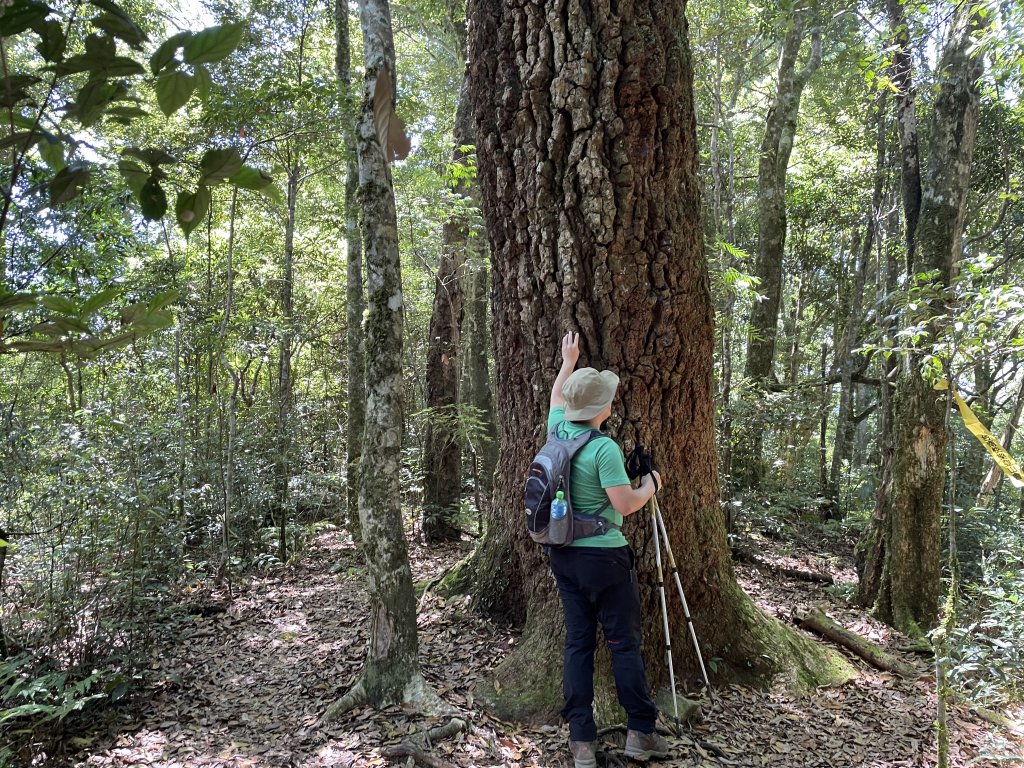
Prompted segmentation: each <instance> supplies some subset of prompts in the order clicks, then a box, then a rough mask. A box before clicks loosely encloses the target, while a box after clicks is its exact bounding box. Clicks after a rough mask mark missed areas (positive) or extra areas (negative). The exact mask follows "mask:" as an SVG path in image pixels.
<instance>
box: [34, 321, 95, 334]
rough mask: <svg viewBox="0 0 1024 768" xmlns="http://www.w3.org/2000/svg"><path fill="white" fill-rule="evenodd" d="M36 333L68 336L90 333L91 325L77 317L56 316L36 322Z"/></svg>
mask: <svg viewBox="0 0 1024 768" xmlns="http://www.w3.org/2000/svg"><path fill="white" fill-rule="evenodd" d="M32 331H33V332H34V333H41V334H43V335H44V336H54V337H57V336H67V335H69V334H70V335H72V336H73V335H75V334H79V333H89V326H87V325H86V324H85V323H83V322H82V321H81V320H79V319H78V318H76V317H55V318H53V319H52V320H47V321H46V322H45V323H36V324H35V325H33V326H32Z"/></svg>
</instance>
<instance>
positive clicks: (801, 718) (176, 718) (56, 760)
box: [34, 533, 1024, 768]
mask: <svg viewBox="0 0 1024 768" xmlns="http://www.w3.org/2000/svg"><path fill="white" fill-rule="evenodd" d="M832 544H835V545H837V547H833V548H838V549H840V550H842V549H843V548H844V547H843V545H842V543H841V542H839V541H835V542H829V544H822V543H821V541H820V540H819V541H818V542H817V543H816V544H815V546H816V547H818V548H819V549H820V548H821V547H822V546H830V545H832ZM757 545H758V548H759V551H760V552H761V556H762V557H763V558H765V559H767V560H769V561H773V562H783V561H785V562H786V563H787V565H789V566H791V567H793V566H795V567H799V568H804V569H810V570H816V571H823V572H827V573H830V574H831V575H832V576H833V578H835V579H836V581H837V583H838V584H839V586H838V587H837V586H832V587H825V586H824V585H820V584H809V583H806V582H800V581H790V580H788V579H786V578H785V577H782V576H778V575H774V574H773V573H772V572H769V571H766V570H764V569H760V570H755V569H754V568H753V567H750V566H746V565H742V564H740V565H737V573H738V576H739V578H740V580H741V583H742V584H743V586H744V588H745V589H746V590H747V591H748V593H749V594H751V596H752V597H753V598H754V599H755V600H756V601H757V602H758V604H759V605H760V606H761V607H762V608H763V609H764V610H766V611H767V612H769V613H772V614H774V615H777V616H778V617H779V618H781V619H782V620H783V621H789V616H790V612H791V610H792V608H793V607H794V606H800V605H811V604H815V605H818V606H819V607H823V608H825V609H827V610H828V612H829V614H830V615H831V616H832V617H833V618H834V619H836V620H837V621H838V622H839V623H841V624H843V625H844V626H846V627H847V628H849V629H852V630H853V631H855V632H858V633H859V634H861V635H864V636H865V637H868V638H870V639H872V640H874V641H875V642H878V643H881V644H883V645H885V646H887V647H888V648H889V650H891V651H893V652H894V653H898V651H896V650H895V646H896V645H898V640H897V639H896V638H893V637H892V636H891V634H890V632H889V631H888V629H887V628H886V627H885V626H884V625H882V624H880V623H878V622H875V621H874V620H873V619H871V618H870V617H868V616H867V615H866V614H865V613H864V612H862V611H860V610H858V609H854V608H851V607H850V606H848V605H847V604H846V603H845V602H843V601H842V600H841V599H840V598H839V597H837V596H836V595H837V594H841V593H842V592H843V591H844V587H843V586H842V584H843V582H852V581H853V580H855V575H854V573H853V570H852V567H851V566H850V559H849V552H848V551H840V552H837V554H835V555H832V554H828V555H826V554H812V553H810V552H806V551H800V550H799V549H797V550H794V551H789V552H784V550H783V547H784V546H792V545H783V544H782V543H781V542H771V541H767V540H765V541H758V542H757ZM800 546H801V545H799V544H798V545H797V547H800ZM462 554H464V553H463V552H461V551H460V550H459V549H458V548H454V547H453V548H449V549H447V550H444V551H441V552H436V551H435V552H433V553H427V551H426V550H425V548H421V549H420V550H419V553H418V554H417V555H416V557H417V560H416V561H415V562H414V563H413V568H414V576H415V578H416V579H417V580H420V579H427V578H431V577H432V576H434V575H436V574H438V573H440V572H441V571H443V570H444V569H445V568H447V567H448V566H450V565H451V564H452V563H454V562H455V561H457V560H458V559H459V558H460V557H461V556H462ZM355 563H356V558H355V553H354V551H353V550H352V549H351V548H350V547H346V546H345V545H344V542H343V541H342V538H341V536H340V535H339V534H338V533H327V534H323V535H322V536H321V537H320V538H319V539H318V540H317V541H315V542H314V543H313V545H312V547H311V549H310V551H309V552H308V553H307V556H306V557H305V558H304V559H303V561H302V562H301V563H300V564H298V565H297V566H296V567H294V568H292V569H290V570H288V571H287V572H286V573H283V574H277V575H273V576H271V577H265V578H259V579H255V580H253V581H251V582H249V583H247V584H246V585H245V586H244V587H243V588H242V589H241V591H239V590H237V589H236V591H235V594H234V597H233V599H231V600H230V601H227V602H225V605H226V610H225V611H224V612H222V613H213V615H211V616H209V617H208V618H204V617H202V616H192V615H190V616H188V618H187V620H185V621H184V622H183V623H181V624H180V625H177V626H176V627H175V628H173V629H168V630H166V631H165V632H164V634H163V636H162V637H163V639H162V642H161V644H160V646H159V647H158V648H157V650H156V651H155V652H154V656H153V660H152V664H151V669H150V677H151V680H152V683H151V684H150V685H149V687H147V688H145V689H144V690H143V691H142V692H141V693H140V694H139V696H138V697H137V698H136V702H135V705H134V706H133V708H132V709H131V710H128V709H122V710H120V711H116V712H114V713H113V714H112V715H111V716H110V718H108V719H106V720H104V721H102V722H97V723H95V724H94V727H93V728H92V730H91V731H87V732H83V731H81V730H79V731H78V732H76V733H74V734H69V736H68V737H67V738H66V739H65V740H64V742H63V744H62V746H63V747H64V749H65V753H64V754H63V755H60V756H49V757H47V756H38V757H37V759H36V761H35V762H34V765H53V766H58V765H60V766H90V767H94V768H101V767H104V768H106V767H109V768H113V767H117V768H121V767H123V766H158V767H159V768H177V767H182V768H184V767H185V766H224V768H243V767H248V766H260V767H261V768H263V767H268V768H269V767H270V766H274V767H277V766H301V767H302V768H307V767H308V768H314V767H315V768H320V767H327V766H360V767H361V766H383V765H386V764H388V763H387V761H386V760H385V759H384V757H382V755H381V752H382V750H383V749H384V748H386V747H388V746H391V745H395V744H397V743H399V742H401V741H402V740H403V739H405V738H408V737H410V736H412V735H414V734H415V733H417V732H422V731H424V730H427V729H429V728H431V727H434V726H437V725H440V724H442V721H441V720H431V719H430V718H424V717H420V716H416V715H409V714H406V713H404V712H403V711H402V710H401V709H399V708H392V709H389V710H386V711H382V712H375V711H373V710H371V709H369V708H365V709H362V710H356V711H354V712H351V713H349V714H348V715H347V716H345V717H343V718H342V719H341V720H339V721H337V722H335V723H333V724H332V725H331V726H329V727H327V728H319V727H317V725H316V722H317V719H318V717H319V716H320V715H321V714H322V712H323V711H324V709H325V708H326V707H327V705H328V704H330V703H331V702H332V701H333V700H334V699H335V698H337V697H338V696H340V695H341V694H343V693H344V692H345V691H346V687H347V684H348V682H349V681H350V680H351V679H352V678H353V676H354V675H355V673H356V671H357V670H358V669H359V668H360V666H361V664H362V660H363V653H364V642H365V640H364V637H365V635H364V632H365V628H366V594H365V590H364V586H363V579H362V576H361V575H360V574H358V573H357V572H355V570H354V568H353V569H352V571H351V572H350V566H354V564H355ZM202 597H203V599H204V600H211V601H212V600H215V599H219V598H223V597H224V596H219V595H202ZM419 631H420V643H421V656H422V660H423V664H424V672H425V675H426V677H427V679H428V681H429V682H430V683H431V684H432V685H433V686H434V687H435V689H436V690H437V691H438V692H439V693H440V694H441V695H442V697H444V698H445V699H446V700H447V701H448V702H449V703H451V704H452V705H454V706H456V707H457V708H459V709H460V710H462V711H463V712H464V714H465V717H466V718H467V720H469V722H470V723H471V729H470V731H469V732H468V733H464V734H461V735H460V736H458V737H456V738H454V739H451V740H448V741H442V742H439V743H436V744H434V745H433V746H432V747H431V748H429V750H428V752H429V754H430V756H431V757H433V758H435V759H437V760H439V761H443V764H448V765H452V766H460V767H462V768H466V767H468V766H551V767H552V768H561V767H562V766H568V765H571V760H569V759H568V758H567V754H566V749H565V747H566V739H567V736H566V731H565V730H564V729H563V728H555V727H552V726H547V727H543V728H524V727H520V726H516V725H514V724H511V723H506V722H502V721H499V720H496V719H494V718H491V717H489V716H488V715H486V714H483V713H482V712H481V711H480V710H479V708H478V707H476V706H475V704H474V692H475V691H478V690H482V689H483V688H484V687H485V686H487V685H489V684H490V683H489V681H488V679H487V670H488V669H489V668H491V667H492V666H493V665H494V664H495V663H496V662H497V661H498V660H499V659H500V658H501V657H502V656H503V654H505V653H506V652H507V651H508V649H509V648H510V647H511V645H512V644H513V643H514V641H515V635H514V634H513V633H511V632H509V631H508V630H507V629H505V628H502V627H498V626H495V625H493V624H491V623H489V622H487V621H485V620H482V619H480V618H479V617H477V616H475V615H473V614H472V612H471V611H469V610H468V607H467V605H466V602H465V601H464V600H453V601H449V602H447V603H446V602H445V601H444V600H442V599H441V598H437V597H434V596H432V595H429V594H428V596H427V597H426V599H425V600H424V601H423V602H422V603H421V606H420V614H419ZM904 659H905V660H908V661H913V659H910V658H909V657H907V656H906V655H904ZM852 661H853V664H854V665H855V666H856V668H857V670H858V676H857V677H856V678H855V679H854V680H852V681H851V682H849V683H847V684H845V685H843V686H841V687H838V688H831V689H823V690H819V691H817V692H816V693H814V694H813V695H810V696H806V697H802V698H798V697H794V696H792V695H791V694H789V693H788V692H787V691H785V690H781V689H778V690H763V691H755V690H750V689H745V688H740V687H731V688H723V689H720V690H719V691H718V694H719V696H718V699H719V700H718V702H717V703H716V704H714V705H713V706H711V707H710V709H707V710H706V711H705V717H704V720H703V722H702V723H700V724H698V725H696V726H694V727H693V729H692V730H691V731H688V732H687V733H686V734H685V735H684V736H682V737H679V738H675V737H670V739H669V740H670V744H672V745H673V747H674V749H675V756H674V758H673V759H671V760H663V761H652V762H651V763H649V764H648V765H650V766H655V767H656V766H707V767H708V768H710V767H711V766H780V767H781V766H787V767H788V766H808V767H810V766H822V767H823V768H824V767H825V766H828V767H829V768H833V767H838V766H851V767H854V766H856V767H859V766H865V767H867V768H883V767H884V768H896V767H897V766H900V767H902V766H927V765H934V764H935V736H934V728H933V720H934V716H935V715H934V713H935V696H934V679H933V678H932V677H931V676H925V677H923V678H922V679H920V680H916V681H906V680H901V679H898V678H894V676H893V675H891V674H887V673H881V672H879V671H877V670H874V669H872V668H870V667H868V666H866V665H865V664H863V663H862V662H860V661H859V660H857V659H853V660H852ZM915 663H917V664H919V665H921V668H922V670H924V666H923V665H922V663H921V662H920V661H917V662H915ZM1017 717H1018V722H1020V718H1022V717H1024V715H1022V713H1020V712H1018V713H1017ZM950 720H951V742H952V745H953V746H952V761H951V764H952V765H953V766H958V767H963V768H966V767H967V766H989V765H996V764H1000V765H1018V766H1020V765H1024V760H1021V759H1020V756H1021V755H1024V736H1022V735H1021V734H1020V733H1016V734H1015V733H1012V732H1010V731H1008V730H1005V729H999V728H996V727H995V726H992V725H990V724H989V723H987V722H985V721H983V720H981V719H980V718H978V717H977V716H976V715H974V714H972V713H971V712H970V711H969V710H968V709H967V708H966V707H964V706H959V705H957V706H954V707H953V708H952V711H951V713H950ZM604 746H605V748H606V749H607V750H608V753H607V754H608V755H609V757H605V758H603V759H602V761H601V763H602V764H607V765H619V764H622V763H620V761H619V760H618V759H617V758H616V757H615V756H621V750H620V749H619V748H616V747H614V746H613V745H611V744H605V745H604ZM716 750H717V752H719V753H721V754H716V753H715V752H716ZM397 764H402V763H401V762H399V763H397ZM438 764H442V763H438Z"/></svg>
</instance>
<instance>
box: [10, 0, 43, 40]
mask: <svg viewBox="0 0 1024 768" xmlns="http://www.w3.org/2000/svg"><path fill="white" fill-rule="evenodd" d="M51 10H52V9H51V8H50V7H49V6H47V5H43V4H42V3H37V2H35V0H14V2H13V3H12V4H11V5H9V6H8V7H7V8H5V9H4V15H3V16H0V37H11V36H12V35H16V34H18V33H19V32H24V31H25V30H26V29H28V28H29V27H31V26H32V25H33V24H35V23H36V22H37V21H42V20H43V19H45V18H46V17H47V16H48V15H49V13H50V11H51Z"/></svg>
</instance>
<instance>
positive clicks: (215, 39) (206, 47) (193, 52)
mask: <svg viewBox="0 0 1024 768" xmlns="http://www.w3.org/2000/svg"><path fill="white" fill-rule="evenodd" d="M243 35H245V24H244V23H242V22H235V23H232V24H221V25H219V26H216V27H208V28H206V29H204V30H203V31H202V32H198V33H196V34H195V35H194V36H193V37H192V39H191V40H189V41H188V42H187V43H185V61H186V62H188V63H189V64H208V63H210V62H213V61H220V60H221V59H223V58H225V57H226V56H228V55H229V54H230V53H231V52H232V51H233V50H235V48H237V47H238V45H239V43H241V42H242V37H243Z"/></svg>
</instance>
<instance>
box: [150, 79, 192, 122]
mask: <svg viewBox="0 0 1024 768" xmlns="http://www.w3.org/2000/svg"><path fill="white" fill-rule="evenodd" d="M195 87H196V80H195V78H194V77H192V75H187V74H185V73H184V72H181V71H179V70H171V71H170V72H164V73H163V74H162V75H160V77H158V78H157V79H156V100H157V103H158V104H159V105H160V110H161V111H162V112H163V113H164V114H165V115H166V116H167V117H170V116H171V115H173V114H174V113H175V112H177V111H178V110H179V109H181V108H182V107H183V106H185V103H186V102H187V101H188V100H189V98H190V97H191V96H192V91H193V90H195Z"/></svg>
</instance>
